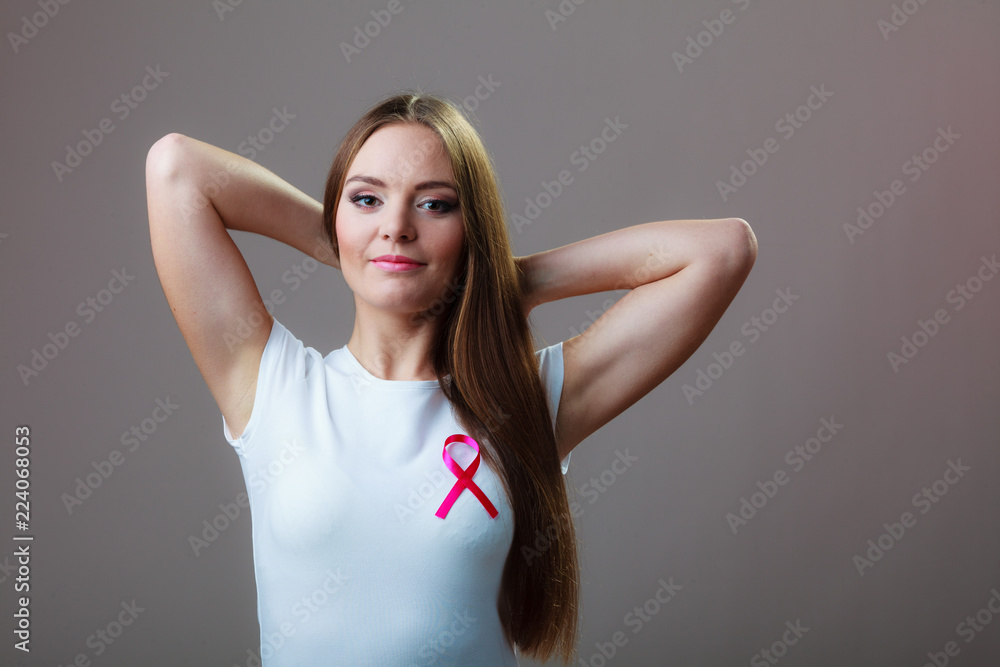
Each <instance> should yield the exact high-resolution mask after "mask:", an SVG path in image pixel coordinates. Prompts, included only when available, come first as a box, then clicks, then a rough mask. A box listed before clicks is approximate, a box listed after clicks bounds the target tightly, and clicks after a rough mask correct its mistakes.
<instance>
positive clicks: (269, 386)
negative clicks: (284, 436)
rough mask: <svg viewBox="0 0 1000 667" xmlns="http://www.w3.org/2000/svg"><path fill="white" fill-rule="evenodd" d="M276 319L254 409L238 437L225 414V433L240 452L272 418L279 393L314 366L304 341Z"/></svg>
mask: <svg viewBox="0 0 1000 667" xmlns="http://www.w3.org/2000/svg"><path fill="white" fill-rule="evenodd" d="M273 322H274V323H273V324H272V325H271V334H270V336H268V339H267V343H266V344H265V345H264V351H263V352H262V353H261V357H260V368H259V369H258V371H257V388H256V389H255V391H254V399H253V411H252V412H251V413H250V420H249V421H248V422H247V425H246V428H244V429H243V432H242V433H241V434H240V436H239V437H238V438H234V437H233V434H232V431H230V430H229V424H227V423H226V418H225V416H223V417H222V432H223V435H225V437H226V440H227V441H228V442H229V444H230V445H232V446H233V448H234V449H236V451H237V453H239V454H244V453H246V451H247V449H248V448H249V447H250V446H251V444H252V442H253V439H254V434H255V433H256V432H257V431H259V430H260V428H261V426H260V424H261V423H262V422H264V421H266V420H267V419H268V413H269V412H270V410H271V409H272V404H273V403H274V400H275V397H277V396H280V395H281V393H282V392H283V391H284V390H285V389H286V388H287V387H288V386H289V385H291V384H292V383H293V382H295V381H297V380H298V379H300V378H302V377H304V376H305V374H306V371H307V370H308V368H309V366H310V361H311V359H310V355H309V354H308V350H307V349H306V347H305V346H304V345H303V344H302V341H300V340H299V339H298V338H296V337H295V336H294V335H292V333H291V332H290V331H288V329H286V328H285V327H284V325H282V324H281V322H279V321H278V320H277V319H274V321H273Z"/></svg>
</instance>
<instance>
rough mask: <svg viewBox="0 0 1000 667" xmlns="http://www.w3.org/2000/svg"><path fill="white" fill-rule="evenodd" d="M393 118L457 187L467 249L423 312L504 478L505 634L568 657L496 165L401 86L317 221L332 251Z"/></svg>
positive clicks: (543, 447) (563, 550)
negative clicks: (372, 140) (430, 150)
mask: <svg viewBox="0 0 1000 667" xmlns="http://www.w3.org/2000/svg"><path fill="white" fill-rule="evenodd" d="M391 123H420V124H423V125H424V126H426V127H429V128H430V129H432V130H434V131H435V132H436V133H437V136H438V137H440V139H441V141H442V143H443V145H444V148H445V150H446V151H447V153H448V155H449V157H450V159H451V165H452V171H453V173H454V176H455V180H456V183H457V185H458V198H459V208H460V210H461V212H462V218H463V224H464V229H465V255H464V258H463V260H462V262H461V265H460V267H459V272H458V275H457V276H456V286H455V288H454V289H453V290H452V291H453V292H455V294H448V295H447V298H442V299H439V300H438V302H437V303H436V304H435V308H434V310H437V309H440V312H434V310H432V312H433V315H432V316H433V317H434V318H436V319H437V318H439V319H440V323H439V326H438V327H437V329H436V334H435V341H434V348H433V352H432V355H433V364H434V367H435V371H436V373H437V376H438V381H439V383H440V385H441V388H442V390H443V391H444V393H445V395H446V396H447V398H448V400H449V401H450V402H451V404H452V405H453V406H454V409H455V413H456V415H457V416H458V419H459V422H460V423H461V425H462V426H463V427H464V428H465V429H466V431H467V432H468V433H469V434H470V435H471V436H472V437H474V438H475V439H476V440H477V441H478V442H479V443H480V445H481V452H482V457H483V460H484V461H485V462H486V464H487V465H488V466H489V467H490V468H491V469H492V470H493V471H494V472H495V473H496V474H497V475H498V477H500V478H501V479H502V480H503V485H504V490H505V492H506V494H507V497H508V499H509V501H510V504H511V507H512V508H513V511H514V523H515V526H514V538H513V543H512V545H511V548H510V551H509V552H508V554H507V560H506V563H505V565H504V571H503V579H502V583H501V595H500V601H499V605H498V611H499V614H500V619H501V621H502V623H503V628H504V632H505V633H506V634H507V638H508V639H509V640H510V641H511V643H512V644H514V645H516V646H517V647H518V649H519V651H520V652H521V653H523V654H525V655H528V656H530V657H532V658H533V659H535V660H541V661H545V660H548V659H549V658H550V657H551V656H552V655H553V654H555V655H557V656H558V657H560V658H561V659H562V660H563V661H564V663H569V661H570V660H572V659H573V656H574V655H575V650H576V648H575V647H576V637H577V620H578V619H577V614H578V603H579V563H578V559H577V549H576V533H575V530H574V526H573V521H572V518H571V516H570V510H569V499H568V497H567V492H566V482H565V480H564V477H563V475H562V471H561V469H560V462H559V455H558V452H557V450H556V441H555V435H554V433H553V429H552V423H553V422H552V414H551V411H550V410H549V405H548V402H547V399H546V395H545V391H544V387H543V386H542V383H541V378H540V377H539V365H538V358H537V357H536V355H535V352H534V343H533V340H532V336H531V331H530V328H529V325H528V321H527V317H526V315H525V313H524V311H523V310H522V304H521V279H522V276H521V275H520V273H519V271H518V267H517V265H516V264H515V262H514V255H513V252H512V247H511V242H510V237H509V234H508V228H507V223H506V219H505V217H504V206H503V199H502V196H501V190H500V185H499V181H498V179H497V176H496V170H495V168H494V165H493V161H492V158H491V156H490V154H489V153H488V151H487V150H486V147H485V146H484V144H483V142H482V139H481V138H480V136H479V134H478V133H477V132H476V130H475V129H474V128H473V126H472V125H471V124H470V122H469V121H468V119H467V118H466V117H465V116H464V115H463V114H462V112H461V111H460V110H459V108H458V106H457V105H456V104H455V103H453V102H451V101H450V100H448V99H447V98H446V97H442V96H437V95H430V94H425V93H422V92H419V91H404V92H402V93H399V94H394V95H392V96H390V97H387V98H385V99H383V100H382V101H380V102H379V103H377V104H376V105H375V106H373V107H372V108H371V109H369V110H368V111H367V112H366V113H365V114H364V115H363V116H362V117H361V118H360V119H359V120H358V121H357V122H356V123H355V124H354V125H353V126H352V127H351V128H350V130H348V132H347V134H346V136H345V137H344V140H343V141H342V142H341V144H340V147H339V149H338V150H337V154H336V156H335V157H334V160H333V165H332V166H331V168H330V174H329V176H328V177H327V181H326V191H325V193H324V198H323V225H324V229H325V231H326V234H327V237H328V238H329V240H330V243H331V244H332V247H333V251H334V252H335V253H336V254H337V257H338V258H339V257H340V251H339V248H338V247H337V237H336V234H335V230H334V223H335V220H336V216H337V207H338V204H339V202H340V198H341V195H342V193H343V187H344V180H345V179H346V177H347V170H348V168H349V167H350V165H351V163H352V162H353V161H354V158H355V156H356V155H357V153H358V151H359V150H360V149H361V146H362V145H363V144H364V142H365V141H366V140H367V139H368V137H370V136H371V135H372V133H374V132H375V131H376V130H377V129H379V128H381V127H383V126H385V125H388V124H391ZM401 159H405V156H401ZM422 316H428V315H427V314H426V313H425V314H422ZM446 375H450V376H451V380H450V382H449V381H446V380H445V376H446ZM539 542H541V545H542V548H538V547H539Z"/></svg>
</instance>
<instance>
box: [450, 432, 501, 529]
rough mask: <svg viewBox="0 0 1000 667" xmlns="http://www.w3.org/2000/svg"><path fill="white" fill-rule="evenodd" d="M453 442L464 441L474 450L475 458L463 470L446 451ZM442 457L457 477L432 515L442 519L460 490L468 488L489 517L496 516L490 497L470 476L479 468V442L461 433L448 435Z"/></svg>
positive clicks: (495, 509) (460, 493) (459, 493)
mask: <svg viewBox="0 0 1000 667" xmlns="http://www.w3.org/2000/svg"><path fill="white" fill-rule="evenodd" d="M453 442H464V443H465V444H467V445H469V446H470V447H472V448H473V449H474V450H476V458H474V459H473V460H472V463H470V464H469V467H468V468H466V469H465V470H462V466H460V465H458V463H456V462H455V459H453V458H451V455H450V454H449V453H448V445H450V444H451V443H453ZM443 458H444V464H445V465H446V466H448V469H449V470H451V472H452V474H454V475H455V477H457V478H458V479H457V480H456V481H455V485H454V486H453V487H451V491H449V492H448V497H447V498H445V499H444V502H443V503H441V507H439V508H438V511H437V512H435V513H434V516H437V517H441V518H442V519H443V518H445V517H446V516H448V512H450V511H451V506H452V505H454V504H455V501H456V500H458V497H459V496H460V495H462V491H463V490H464V489H468V490H469V491H472V493H473V494H474V495H475V496H476V498H479V502H481V503H482V504H483V507H485V508H486V511H487V512H488V513H489V515H490V518H491V519H493V518H496V515H497V508H496V507H494V506H493V503H491V502H490V499H489V498H487V497H486V494H485V493H483V490H482V489H480V488H479V486H478V485H477V484H476V483H475V482H473V481H472V476H473V475H475V474H476V470H478V469H479V443H478V442H476V441H475V440H474V439H473V438H470V437H469V436H467V435H463V434H461V433H456V434H455V435H449V436H448V439H447V440H445V441H444V453H443Z"/></svg>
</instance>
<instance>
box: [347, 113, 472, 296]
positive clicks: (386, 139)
mask: <svg viewBox="0 0 1000 667" xmlns="http://www.w3.org/2000/svg"><path fill="white" fill-rule="evenodd" d="M456 188H457V185H456V184H455V180H454V175H453V174H452V169H451V161H450V160H449V158H448V154H447V153H446V152H445V148H444V144H443V142H442V141H441V139H440V137H438V135H437V133H436V132H434V130H432V129H430V128H428V127H426V126H424V125H420V124H416V123H406V124H402V123H395V124H392V125H386V126H383V127H381V128H379V129H378V130H376V131H375V132H374V133H373V134H372V135H371V136H370V137H368V140H367V141H365V143H364V145H362V147H361V149H360V150H359V151H358V154H357V156H355V158H354V162H353V163H352V164H351V166H350V167H349V168H348V170H347V177H346V179H345V182H344V191H343V194H342V195H341V200H340V203H339V206H338V208H337V219H336V220H335V221H334V232H335V234H336V235H337V243H338V244H339V248H340V267H341V270H342V271H343V274H344V279H345V280H346V281H347V284H348V286H349V287H350V288H351V290H353V292H354V295H355V298H356V299H359V300H360V301H362V302H364V303H366V304H368V305H370V306H372V307H374V308H379V309H382V310H390V311H394V312H399V313H415V312H419V311H424V310H427V309H429V308H431V307H432V306H434V305H435V304H436V303H441V302H443V303H451V302H452V301H453V300H454V298H455V289H456V288H455V286H454V278H455V277H456V273H457V271H458V267H459V266H460V265H461V262H462V257H463V253H464V248H463V245H464V241H465V230H464V228H463V226H462V212H461V210H460V209H459V203H458V191H457V189H456ZM386 255H389V256H400V255H401V256H403V257H406V258H409V259H410V260H414V261H415V262H417V263H418V264H417V265H412V264H405V263H392V262H385V261H378V258H380V257H384V256H386ZM396 259H397V260H402V258H401V257H396ZM359 305H360V304H359Z"/></svg>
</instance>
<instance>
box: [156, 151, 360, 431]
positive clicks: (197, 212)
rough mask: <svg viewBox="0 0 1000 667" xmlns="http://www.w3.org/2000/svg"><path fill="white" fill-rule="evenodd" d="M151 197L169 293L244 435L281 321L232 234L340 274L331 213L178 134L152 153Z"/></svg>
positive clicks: (195, 353) (231, 421) (253, 166)
mask: <svg viewBox="0 0 1000 667" xmlns="http://www.w3.org/2000/svg"><path fill="white" fill-rule="evenodd" d="M146 199H147V205H148V210H149V233H150V241H151V244H152V249H153V261H154V263H155V264H156V271H157V273H158V274H159V277H160V284H161V285H162V286H163V293H164V294H165V295H166V297H167V302H168V303H169V304H170V310H171V311H172V312H173V315H174V319H176V320H177V325H178V327H179V328H180V331H181V335H183V336H184V340H185V341H186V342H187V345H188V348H189V349H190V350H191V355H192V357H194V361H195V363H196V364H197V365H198V370H199V371H201V374H202V377H204V378H205V382H206V384H207V385H208V388H209V390H210V391H211V392H212V395H213V396H214V397H215V401H216V403H218V405H219V410H220V411H221V412H222V414H223V416H224V417H225V418H226V423H227V424H228V425H229V428H230V431H231V433H232V435H233V436H234V437H238V436H239V435H240V434H241V433H242V432H243V429H244V428H245V427H246V424H247V422H248V421H249V419H250V414H251V412H252V410H253V400H254V393H255V391H256V387H257V372H258V369H259V366H260V358H261V354H262V353H263V350H264V346H265V345H266V344H267V339H268V337H269V336H270V333H271V321H272V318H271V316H270V314H269V313H268V312H267V309H266V308H265V307H264V302H263V300H262V299H261V297H260V294H259V293H258V291H257V286H256V284H255V283H254V280H253V276H252V275H251V274H250V269H249V268H248V267H247V264H246V261H245V260H244V259H243V256H242V255H241V254H240V251H239V249H238V248H237V247H236V244H235V243H234V242H233V239H232V238H231V237H230V236H229V233H228V232H227V229H236V230H240V231H247V232H255V233H258V234H263V235H264V236H268V237H270V238H273V239H276V240H278V241H281V242H283V243H286V244H288V245H290V246H292V247H294V248H297V249H298V250H301V251H302V252H304V253H306V254H307V255H309V256H311V257H313V258H314V259H316V260H317V261H319V262H322V263H324V264H327V265H329V266H333V267H334V268H340V267H339V263H338V261H337V258H336V257H335V256H334V254H333V251H332V249H331V248H330V244H329V242H328V241H327V240H326V237H325V235H324V233H323V230H322V217H323V206H322V204H320V203H319V202H317V201H316V200H314V199H312V198H311V197H309V196H307V195H305V194H304V193H302V192H301V191H299V190H297V189H295V188H294V187H292V186H291V185H289V184H288V183H286V182H285V181H283V180H282V179H280V178H278V177H277V176H275V175H274V174H273V173H271V172H270V171H268V170H267V169H265V168H264V167H262V166H260V165H258V164H257V163H255V162H253V161H251V160H248V159H246V158H244V157H242V156H240V155H236V154H234V153H230V152H229V151H225V150H223V149H221V148H217V147H215V146H212V145H210V144H207V143H204V142H202V141H198V140H197V139H192V138H190V137H185V136H183V135H181V134H176V133H171V134H168V135H166V136H164V137H163V138H161V139H160V140H158V141H157V142H156V143H154V144H153V146H152V147H151V148H150V149H149V153H148V154H147V156H146ZM252 322H256V323H257V326H249V327H248V326H247V323H252ZM241 323H242V326H241ZM248 332H249V333H248Z"/></svg>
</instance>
